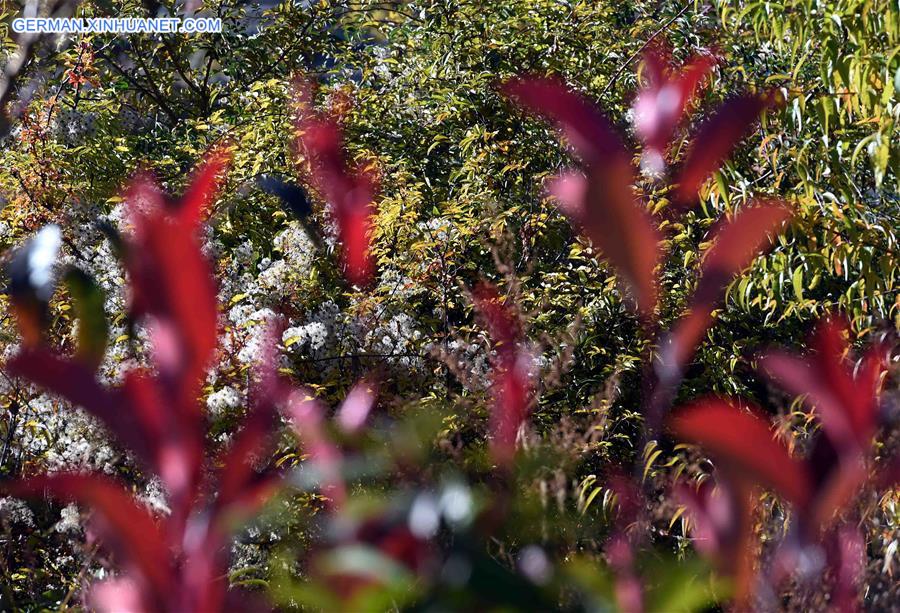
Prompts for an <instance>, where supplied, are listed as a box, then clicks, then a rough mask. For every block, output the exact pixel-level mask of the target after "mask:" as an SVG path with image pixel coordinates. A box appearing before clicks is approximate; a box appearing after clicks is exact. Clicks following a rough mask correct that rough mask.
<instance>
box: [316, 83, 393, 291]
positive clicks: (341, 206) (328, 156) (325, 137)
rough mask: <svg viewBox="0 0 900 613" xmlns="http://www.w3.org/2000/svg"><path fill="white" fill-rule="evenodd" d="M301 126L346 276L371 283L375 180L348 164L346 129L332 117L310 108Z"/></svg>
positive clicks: (362, 282) (359, 282) (353, 280)
mask: <svg viewBox="0 0 900 613" xmlns="http://www.w3.org/2000/svg"><path fill="white" fill-rule="evenodd" d="M300 95H301V98H303V99H304V101H305V102H306V104H307V106H308V105H309V100H310V98H311V96H310V94H309V92H308V91H306V90H303V89H302V88H301V90H300ZM299 129H300V145H301V147H302V149H303V151H304V152H305V154H306V156H307V157H308V159H309V162H310V168H311V171H312V176H311V177H310V181H311V183H312V184H313V186H314V187H315V188H316V189H317V190H318V191H319V192H321V193H322V194H323V195H324V197H325V199H326V200H327V201H328V204H329V205H330V207H331V211H332V213H333V215H334V217H335V220H336V221H337V225H338V234H339V239H340V242H341V247H342V249H341V256H342V259H343V263H344V272H345V274H346V276H347V279H348V280H349V281H350V282H351V283H353V284H355V285H360V286H365V285H368V284H369V283H371V281H372V278H373V276H374V273H375V260H374V258H373V256H372V253H371V246H370V242H371V238H372V217H373V215H374V212H375V207H374V197H375V191H376V186H375V181H374V179H373V178H372V176H371V174H370V173H369V172H368V171H366V170H365V169H362V168H353V169H351V168H350V167H349V164H348V163H347V159H346V156H345V153H344V146H343V133H342V131H341V128H340V126H339V125H338V123H337V121H336V120H335V119H334V118H333V117H328V116H325V115H323V114H320V113H314V112H313V111H311V110H309V109H307V111H306V112H305V114H304V116H303V117H302V118H301V120H300V123H299Z"/></svg>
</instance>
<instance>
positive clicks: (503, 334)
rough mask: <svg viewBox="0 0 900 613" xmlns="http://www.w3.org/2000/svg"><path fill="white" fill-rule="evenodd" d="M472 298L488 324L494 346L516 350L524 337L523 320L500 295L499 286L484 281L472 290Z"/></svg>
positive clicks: (506, 350) (501, 349) (501, 350)
mask: <svg viewBox="0 0 900 613" xmlns="http://www.w3.org/2000/svg"><path fill="white" fill-rule="evenodd" d="M472 300H473V303H474V306H475V308H476V310H477V311H478V313H479V315H480V316H481V317H482V319H484V323H485V324H486V325H487V329H488V333H489V334H490V336H491V341H492V342H493V345H494V348H495V349H497V350H498V351H500V352H502V353H508V352H510V351H512V350H514V349H515V348H516V343H518V342H519V341H520V340H521V338H522V322H521V321H520V319H519V316H518V314H517V313H516V312H515V311H514V310H513V309H512V308H510V307H509V306H508V305H507V304H506V303H505V302H504V301H503V299H502V298H501V297H500V294H499V293H498V292H497V288H496V287H495V286H494V285H492V284H490V283H487V282H484V281H483V282H481V283H479V284H478V285H476V286H475V289H473V290H472Z"/></svg>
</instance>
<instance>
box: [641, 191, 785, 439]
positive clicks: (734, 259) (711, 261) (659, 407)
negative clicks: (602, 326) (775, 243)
mask: <svg viewBox="0 0 900 613" xmlns="http://www.w3.org/2000/svg"><path fill="white" fill-rule="evenodd" d="M791 215H792V210H791V208H790V206H789V205H788V204H786V203H784V202H781V201H776V200H762V201H756V202H754V203H753V204H752V205H751V206H748V207H746V208H744V209H742V210H741V211H740V212H739V213H738V214H737V215H735V216H734V218H732V219H731V220H729V221H726V222H724V223H722V224H719V226H718V227H717V228H716V229H715V230H714V231H713V236H712V239H713V241H714V244H713V246H712V247H710V249H709V250H708V251H707V252H706V254H705V256H704V259H703V264H702V265H701V267H700V281H699V283H698V285H697V289H696V291H695V292H694V295H693V296H692V297H691V303H690V306H689V307H688V311H687V313H686V314H685V315H683V316H682V317H681V319H679V320H678V322H677V323H676V324H675V327H674V329H673V330H672V332H671V333H670V334H669V335H668V336H667V337H666V338H665V339H663V341H662V343H661V345H660V354H659V360H658V362H657V364H656V374H657V378H658V386H657V389H656V390H654V398H653V402H652V404H651V415H649V416H648V422H649V424H650V426H651V428H652V427H655V426H656V425H658V424H657V422H658V420H659V419H661V417H662V414H663V412H664V411H665V410H666V409H667V408H668V403H669V402H671V399H672V396H673V395H674V393H675V391H676V389H677V386H678V385H679V384H680V382H681V378H682V376H683V375H684V369H685V366H686V365H687V363H688V361H689V360H690V359H691V357H692V356H693V355H694V352H695V351H696V349H697V345H698V344H699V343H700V340H701V339H702V338H703V335H704V333H705V332H706V330H707V329H708V328H709V326H710V324H711V323H712V312H713V311H714V310H715V308H716V306H717V305H718V304H719V302H720V301H721V298H722V294H723V292H724V290H725V288H726V287H727V285H728V283H729V282H731V279H732V278H733V277H734V276H735V275H736V274H738V273H739V272H741V270H743V269H744V268H746V267H747V266H749V265H750V263H751V262H752V261H753V259H754V258H755V257H756V256H757V255H758V254H759V253H760V252H761V251H762V250H763V249H765V248H766V247H767V246H768V245H769V244H771V242H772V240H773V239H774V237H775V236H776V235H777V234H778V232H779V231H780V229H781V228H782V226H783V225H784V224H785V223H786V222H787V220H789V219H790V217H791Z"/></svg>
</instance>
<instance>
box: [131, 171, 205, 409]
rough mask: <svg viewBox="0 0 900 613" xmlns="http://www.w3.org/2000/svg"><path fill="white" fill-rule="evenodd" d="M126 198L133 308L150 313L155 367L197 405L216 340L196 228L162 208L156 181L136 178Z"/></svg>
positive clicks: (195, 197) (184, 398)
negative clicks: (129, 216)
mask: <svg viewBox="0 0 900 613" xmlns="http://www.w3.org/2000/svg"><path fill="white" fill-rule="evenodd" d="M214 166H216V163H213V164H212V167H214ZM205 174H209V173H201V177H202V176H204V175H205ZM201 196H202V197H201ZM208 198H211V194H209V193H204V194H199V193H197V194H194V195H193V196H192V199H193V204H192V206H195V207H196V206H200V205H198V204H197V203H198V202H200V201H206V200H207V199H208ZM127 199H128V203H129V207H130V214H131V222H132V225H133V226H134V232H133V236H132V237H131V243H132V244H131V248H129V249H128V251H127V253H126V262H125V263H126V267H127V269H128V271H129V273H130V276H131V279H132V289H133V295H132V310H133V311H134V315H135V316H141V315H149V316H151V317H152V320H151V322H150V323H151V326H152V327H153V333H152V334H151V339H152V340H153V343H154V359H155V361H156V366H157V368H158V369H159V370H160V372H161V374H162V376H163V377H164V378H165V379H166V380H167V381H168V382H169V384H170V385H172V386H174V388H176V389H174V390H173V391H174V392H175V395H177V396H178V397H179V399H180V401H182V402H185V404H188V403H190V404H196V402H195V398H196V395H197V392H198V390H199V385H200V382H201V380H202V377H203V375H204V373H205V370H206V368H207V366H208V364H209V361H210V359H211V358H212V354H213V351H214V350H215V347H216V344H217V341H218V339H217V320H218V306H217V301H216V286H215V279H214V277H213V274H212V268H211V266H210V264H209V262H208V260H207V259H206V257H205V256H204V255H203V253H202V251H201V249H200V243H199V237H198V236H197V235H196V228H195V227H194V226H192V225H190V224H188V223H184V222H183V220H182V219H181V218H180V217H178V216H177V215H172V214H170V213H169V212H168V211H167V210H166V208H165V207H164V206H163V203H162V199H161V195H160V194H159V191H158V190H157V189H156V188H155V186H153V185H152V184H151V183H148V181H147V180H146V179H142V178H139V179H138V180H136V181H135V182H134V183H133V184H132V187H131V189H130V190H129V192H128V196H127ZM188 218H189V219H190V218H193V213H192V214H190V215H188ZM198 416H199V415H198Z"/></svg>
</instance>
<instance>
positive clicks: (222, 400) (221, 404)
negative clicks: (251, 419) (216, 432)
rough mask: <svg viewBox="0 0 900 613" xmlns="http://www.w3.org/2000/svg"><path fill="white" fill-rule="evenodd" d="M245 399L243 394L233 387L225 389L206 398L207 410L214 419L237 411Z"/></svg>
mask: <svg viewBox="0 0 900 613" xmlns="http://www.w3.org/2000/svg"><path fill="white" fill-rule="evenodd" d="M243 401H244V398H243V395H242V394H241V392H239V391H238V390H236V389H234V388H233V387H229V386H226V387H223V388H222V389H220V390H218V391H215V392H213V393H212V394H210V395H209V396H208V397H207V398H206V408H207V409H209V414H210V415H212V416H213V417H218V416H220V415H223V414H225V413H227V412H228V411H230V410H233V409H236V408H238V407H239V406H241V404H242V403H243Z"/></svg>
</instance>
